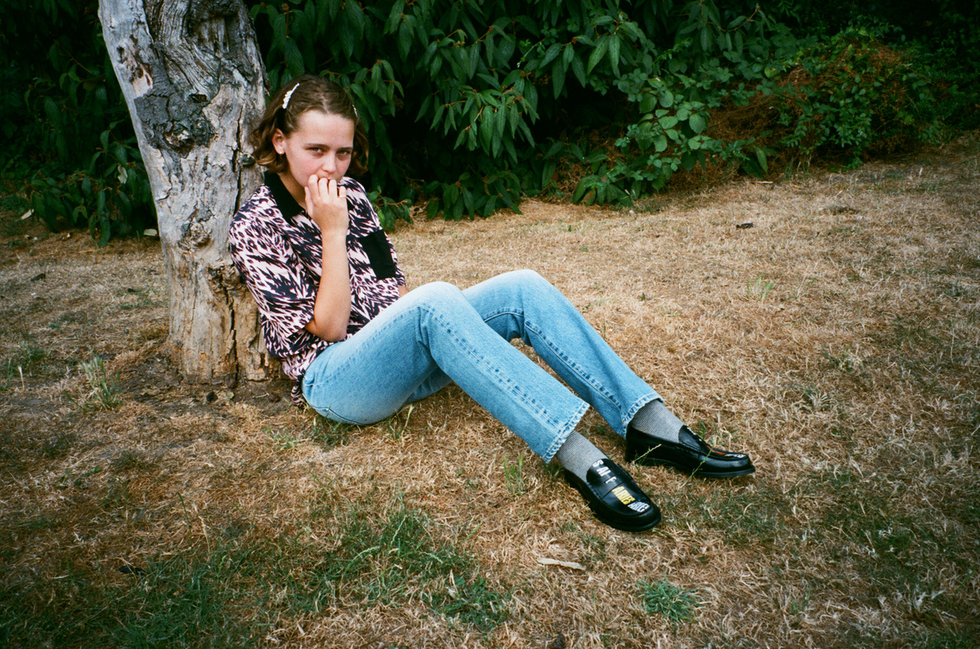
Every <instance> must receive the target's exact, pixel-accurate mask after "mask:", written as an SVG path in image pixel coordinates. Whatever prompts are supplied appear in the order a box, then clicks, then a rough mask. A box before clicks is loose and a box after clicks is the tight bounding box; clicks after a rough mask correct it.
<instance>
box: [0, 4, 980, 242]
mask: <svg viewBox="0 0 980 649" xmlns="http://www.w3.org/2000/svg"><path fill="white" fill-rule="evenodd" d="M246 5H247V6H248V7H249V9H250V11H251V14H252V16H253V19H254V22H255V27H256V31H257V34H258V37H259V40H260V47H261V49H262V51H263V52H264V56H265V62H266V66H267V69H268V72H269V78H270V82H271V84H272V86H273V87H274V88H275V87H278V86H279V85H280V84H281V83H283V82H285V81H286V80H288V79H289V78H291V77H293V76H296V75H298V74H302V73H305V72H312V73H317V74H328V75H331V76H332V77H334V78H335V79H337V80H338V81H339V82H341V83H342V84H344V85H346V86H348V87H349V88H350V90H351V92H352V94H353V95H354V97H355V100H356V103H357V105H358V107H359V110H360V112H361V114H362V116H363V118H364V120H365V122H366V124H367V126H368V129H369V134H370V137H371V141H372V146H373V150H372V158H371V160H370V171H369V173H368V175H367V177H365V178H363V179H362V180H364V181H365V184H366V185H367V186H368V187H369V189H370V190H372V192H373V195H374V197H375V200H376V202H377V203H378V205H379V208H380V211H381V212H382V216H383V219H384V221H385V222H386V224H389V225H390V224H391V223H392V222H393V221H394V220H395V219H397V218H408V213H409V206H410V205H412V204H418V203H420V202H422V201H425V203H426V205H427V210H428V214H429V215H430V216H436V215H439V214H441V215H442V216H444V217H446V218H457V219H458V218H461V217H463V216H474V215H481V216H486V215H489V214H491V213H492V212H493V211H495V210H496V209H499V208H501V207H510V208H512V209H518V206H519V203H520V200H521V198H522V197H524V196H527V195H548V196H555V197H557V198H561V199H572V200H575V201H585V202H596V203H610V204H629V203H632V202H634V201H637V200H640V199H642V198H643V197H644V196H647V195H649V194H650V193H652V192H656V191H660V190H662V189H664V188H665V187H667V186H668V184H670V183H672V182H678V181H681V182H688V183H691V182H699V183H710V182H717V181H720V180H721V179H723V178H726V177H730V176H731V175H733V174H738V173H749V174H754V175H767V174H774V173H777V172H779V171H781V170H783V169H793V168H796V167H798V166H799V165H806V164H809V163H810V162H811V161H813V160H821V161H824V162H829V163H831V164H838V165H842V166H854V165H857V164H860V163H861V161H862V160H864V159H867V157H868V156H875V155H881V154H886V153H890V152H894V151H899V150H903V149H907V148H909V147H914V146H917V145H919V144H922V143H930V142H938V141H941V140H942V139H943V138H945V137H947V136H948V135H949V133H950V132H951V131H953V130H955V129H972V128H976V127H977V126H978V122H980V117H978V116H980V111H978V104H980V97H978V90H977V85H976V83H975V79H976V78H977V77H978V67H980V66H978V63H977V59H976V57H975V56H973V53H974V52H976V51H977V48H978V47H980V28H978V26H977V25H978V23H980V20H978V17H980V1H978V0H968V1H963V0H939V1H937V2H933V3H914V2H908V1H902V2H893V3H883V4H881V5H879V4H871V5H866V6H862V5H855V4H853V3H850V2H844V1H843V0H828V1H821V2H817V1H816V0H804V1H800V2H789V1H787V0H783V1H780V2H776V3H772V5H771V6H769V7H768V8H767V9H766V10H765V11H763V10H762V9H761V8H760V7H759V6H758V5H756V4H755V3H753V2H745V1H741V2H732V3H716V2H714V0H695V1H691V2H684V1H674V0H646V1H635V2H630V1H628V0H569V1H567V2H518V1H516V0H495V1H493V2H476V1H466V2H451V1H449V0H415V1H412V2H405V0H381V1H378V2H370V3H368V2H357V1H356V0H285V1H283V2H275V3H266V2H256V1H255V0H247V2H246ZM2 7H3V11H2V13H0V16H2V18H0V20H2V22H0V87H2V88H3V94H2V102H3V111H2V116H0V129H2V131H3V139H2V144H0V156H2V158H0V159H2V166H0V173H2V178H3V186H4V192H6V194H5V196H4V197H3V199H2V200H3V202H4V203H5V204H6V206H7V207H11V208H15V209H23V210H24V211H25V212H26V210H28V209H33V214H34V215H35V216H36V217H37V218H40V219H42V220H43V221H44V222H45V223H46V224H47V225H48V226H49V227H51V228H52V229H58V228H63V227H87V228H88V229H89V230H90V231H91V233H92V236H94V237H96V238H98V240H99V241H100V242H103V243H104V242H106V241H108V240H109V238H110V237H112V236H127V235H133V234H137V235H138V234H140V233H142V232H143V231H144V230H145V229H146V228H148V227H153V224H154V222H155V217H154V214H153V205H152V199H151V196H150V192H149V187H148V183H147V181H146V175H145V172H144V171H143V168H142V162H141V160H140V157H139V151H138V148H137V146H136V141H135V138H134V136H133V129H132V125H131V124H130V122H129V117H128V115H127V112H126V108H125V104H124V102H123V100H122V97H121V94H120V91H119V88H118V86H117V84H116V82H115V79H114V78H113V76H112V73H111V67H110V65H109V63H108V60H107V57H106V52H105V47H104V43H103V42H102V37H101V27H100V25H99V23H98V16H97V10H98V3H97V2H96V1H95V0H79V1H76V2H71V1H69V0H41V2H38V3H33V5H31V4H28V3H20V2H13V1H12V0H3V2H2Z"/></svg>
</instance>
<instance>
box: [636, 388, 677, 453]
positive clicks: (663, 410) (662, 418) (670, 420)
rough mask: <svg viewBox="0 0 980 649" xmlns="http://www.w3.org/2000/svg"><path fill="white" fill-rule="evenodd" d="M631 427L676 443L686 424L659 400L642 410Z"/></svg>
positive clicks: (638, 412)
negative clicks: (678, 434) (682, 427)
mask: <svg viewBox="0 0 980 649" xmlns="http://www.w3.org/2000/svg"><path fill="white" fill-rule="evenodd" d="M630 425H631V426H632V427H633V428H635V429H637V430H639V431H643V432H644V433H647V434H649V435H653V436H654V437H658V438H660V439H663V440H667V441H668V442H675V443H676V442H677V433H679V432H680V430H681V426H683V425H684V422H683V421H681V420H680V419H678V418H677V417H676V416H675V415H674V413H672V412H671V411H670V410H667V406H665V405H664V402H663V401H661V400H660V399H657V400H656V401H651V402H650V403H648V404H647V405H645V406H643V407H642V408H640V409H639V411H637V413H636V416H635V417H633V421H631V422H630Z"/></svg>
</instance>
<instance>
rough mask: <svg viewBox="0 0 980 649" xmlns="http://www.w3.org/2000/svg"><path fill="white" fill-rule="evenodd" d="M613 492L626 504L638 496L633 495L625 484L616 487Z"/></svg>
mask: <svg viewBox="0 0 980 649" xmlns="http://www.w3.org/2000/svg"><path fill="white" fill-rule="evenodd" d="M612 492H613V493H614V494H615V495H616V497H617V498H619V502H621V503H623V504H624V505H628V504H630V503H631V502H633V501H634V500H636V498H634V497H633V496H631V495H630V492H628V491H627V490H626V487H623V486H619V487H616V488H615V489H613V490H612Z"/></svg>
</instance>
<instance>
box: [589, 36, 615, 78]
mask: <svg viewBox="0 0 980 649" xmlns="http://www.w3.org/2000/svg"><path fill="white" fill-rule="evenodd" d="M608 49H609V37H608V36H602V37H600V38H599V42H598V43H596V47H595V49H594V50H592V54H590V55H589V63H588V65H586V66H585V73H586V74H591V73H592V69H593V68H595V66H597V65H598V64H599V62H600V61H601V60H602V57H604V56H605V55H606V51H607V50H608ZM582 85H585V84H582Z"/></svg>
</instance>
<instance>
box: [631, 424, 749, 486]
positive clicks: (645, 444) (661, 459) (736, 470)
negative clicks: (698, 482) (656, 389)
mask: <svg viewBox="0 0 980 649" xmlns="http://www.w3.org/2000/svg"><path fill="white" fill-rule="evenodd" d="M678 438H679V440H680V443H679V444H675V443H674V442H668V441H664V440H662V439H660V438H658V437H654V436H653V435H648V434H647V433H644V432H642V431H639V430H636V429H635V428H633V427H632V426H629V427H628V428H627V430H626V461H627V462H636V463H637V464H643V465H647V466H652V465H656V464H665V465H667V466H672V467H676V468H678V469H680V470H681V471H683V472H684V473H691V474H694V475H697V476H700V477H702V478H734V477H736V476H740V475H748V474H750V473H754V472H755V467H754V466H753V465H752V460H751V459H749V456H748V455H745V454H744V453H732V452H730V451H722V450H720V449H717V448H712V447H711V446H708V444H707V443H706V442H705V441H704V440H703V439H701V438H700V437H699V436H698V435H696V434H695V433H694V432H693V431H692V430H691V429H690V428H688V427H687V426H684V427H682V428H681V430H680V433H679V434H678Z"/></svg>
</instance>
